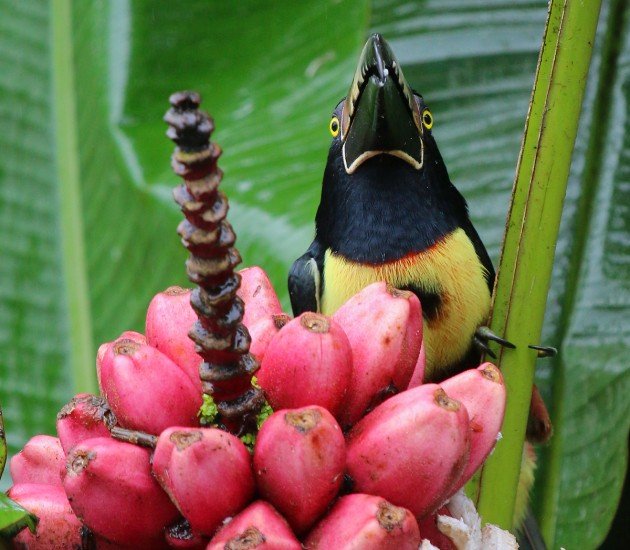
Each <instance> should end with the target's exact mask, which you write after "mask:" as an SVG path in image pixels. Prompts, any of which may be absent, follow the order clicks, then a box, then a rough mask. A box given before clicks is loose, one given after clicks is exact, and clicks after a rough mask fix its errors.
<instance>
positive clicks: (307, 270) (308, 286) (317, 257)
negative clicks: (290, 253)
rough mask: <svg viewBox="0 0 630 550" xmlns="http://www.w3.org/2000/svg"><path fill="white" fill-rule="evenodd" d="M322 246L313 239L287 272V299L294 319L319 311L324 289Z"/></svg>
mask: <svg viewBox="0 0 630 550" xmlns="http://www.w3.org/2000/svg"><path fill="white" fill-rule="evenodd" d="M325 252H326V251H325V249H324V246H323V245H322V244H321V243H320V242H319V241H318V240H317V239H315V240H314V241H313V242H312V243H311V246H309V247H308V250H307V251H306V253H305V254H303V255H302V256H300V257H299V258H298V259H297V260H295V262H293V265H292V266H291V271H289V297H290V298H291V308H292V309H293V315H295V316H296V317H297V316H298V315H300V314H301V313H304V312H305V311H320V299H321V296H322V292H323V289H324V288H323V287H324V277H323V272H324V254H325Z"/></svg>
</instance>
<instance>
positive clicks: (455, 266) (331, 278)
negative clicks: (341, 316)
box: [321, 229, 490, 374]
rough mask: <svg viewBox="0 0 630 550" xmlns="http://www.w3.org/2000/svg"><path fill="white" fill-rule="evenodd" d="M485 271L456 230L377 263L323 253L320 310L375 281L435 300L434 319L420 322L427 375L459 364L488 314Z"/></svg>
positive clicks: (335, 305)
mask: <svg viewBox="0 0 630 550" xmlns="http://www.w3.org/2000/svg"><path fill="white" fill-rule="evenodd" d="M486 274H487V273H486V270H485V268H484V267H483V265H482V264H481V262H480V261H479V258H478V256H477V254H476V252H475V249H474V247H473V244H472V242H471V241H470V239H469V238H468V236H467V235H466V233H465V232H464V231H463V230H462V229H456V230H455V231H453V232H452V233H450V234H448V235H446V236H445V237H444V238H443V239H441V240H440V241H439V242H437V243H436V244H435V245H434V246H432V247H431V248H429V249H427V250H425V251H423V252H419V253H416V254H410V255H408V256H405V257H404V258H402V259H400V260H396V261H394V262H388V263H384V264H380V265H368V264H361V263H357V262H352V261H349V260H347V259H346V258H344V257H342V256H339V255H337V254H334V253H332V252H331V251H330V250H328V251H326V258H325V261H324V281H325V283H324V292H323V296H322V300H321V309H322V312H323V313H324V314H326V315H332V314H333V313H334V312H335V311H336V310H337V309H338V308H339V307H340V306H341V305H342V304H343V303H344V302H345V301H346V300H348V299H349V298H350V297H351V296H353V295H354V294H356V293H357V292H359V291H360V290H361V289H362V288H364V287H366V286H368V285H370V284H371V283H374V282H377V281H387V282H389V283H391V284H392V285H394V286H395V287H398V288H401V287H405V286H407V285H414V286H415V287H417V288H420V289H422V290H423V291H424V292H426V293H432V294H437V295H438V296H439V297H440V307H439V310H438V313H437V315H436V316H435V317H434V318H432V319H427V318H425V321H424V345H425V351H426V356H427V370H426V372H427V373H429V374H430V373H431V372H432V371H434V370H435V369H439V368H440V367H446V366H450V365H453V364H456V363H457V362H458V361H461V360H462V359H463V357H464V356H465V354H466V352H467V351H468V349H469V347H470V345H471V340H472V337H473V335H474V332H475V330H476V329H477V327H478V326H480V325H481V324H483V323H484V322H485V321H486V319H487V317H488V313H489V310H490V292H489V290H488V285H487V282H486V278H485V277H486Z"/></svg>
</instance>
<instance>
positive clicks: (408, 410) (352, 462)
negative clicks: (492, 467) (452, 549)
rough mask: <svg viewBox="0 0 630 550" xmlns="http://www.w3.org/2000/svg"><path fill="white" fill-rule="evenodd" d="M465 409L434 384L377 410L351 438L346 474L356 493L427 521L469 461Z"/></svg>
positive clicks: (356, 426)
mask: <svg viewBox="0 0 630 550" xmlns="http://www.w3.org/2000/svg"><path fill="white" fill-rule="evenodd" d="M469 449H470V428H469V419H468V413H467V412H466V408H465V407H464V406H463V405H462V404H461V403H459V402H458V401H456V400H454V399H451V398H449V397H448V396H447V394H446V393H445V392H444V390H443V389H442V388H441V387H439V386H438V385H436V384H425V385H422V386H419V387H417V388H414V389H411V390H407V391H405V392H403V393H400V394H398V395H395V396H394V397H392V398H390V399H388V400H387V401H385V403H383V404H381V405H379V406H378V407H377V408H376V409H374V410H373V411H372V412H371V413H369V414H368V415H367V416H366V417H365V418H363V419H362V420H361V421H360V422H359V423H357V424H356V425H355V427H354V428H353V429H352V431H351V432H350V434H349V436H348V454H347V472H348V474H349V475H350V476H351V477H352V479H353V480H354V483H355V485H354V489H355V490H356V491H357V492H361V493H368V494H372V495H379V496H381V497H383V498H386V499H387V500H388V501H390V502H391V503H393V504H395V505H396V506H404V507H405V508H408V509H409V510H411V511H412V512H413V514H414V516H415V517H417V518H423V517H424V516H426V515H428V514H430V513H432V512H434V511H435V510H436V509H437V508H438V507H439V506H440V505H441V504H442V502H444V501H445V500H446V498H447V497H448V496H450V491H451V489H452V488H453V486H454V485H455V484H456V483H457V482H458V481H459V479H460V477H461V475H462V472H463V471H464V468H465V466H466V463H467V462H468V453H469Z"/></svg>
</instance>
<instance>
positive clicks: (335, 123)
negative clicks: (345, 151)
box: [328, 116, 339, 137]
mask: <svg viewBox="0 0 630 550" xmlns="http://www.w3.org/2000/svg"><path fill="white" fill-rule="evenodd" d="M328 129H329V130H330V134H331V135H332V137H337V136H338V135H339V119H338V118H337V117H336V116H334V117H332V118H331V119H330V124H329V125H328Z"/></svg>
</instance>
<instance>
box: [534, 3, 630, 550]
mask: <svg viewBox="0 0 630 550" xmlns="http://www.w3.org/2000/svg"><path fill="white" fill-rule="evenodd" d="M625 9H626V2H625V1H624V0H613V1H612V2H610V3H609V5H608V16H607V25H606V29H607V30H606V39H605V41H604V42H603V48H602V49H603V53H602V56H601V60H600V66H599V73H598V81H599V84H598V88H597V93H596V94H595V98H596V99H595V103H594V106H593V113H592V114H591V119H592V124H591V126H590V136H589V140H588V147H587V150H588V151H589V152H590V154H589V156H588V159H587V161H586V165H585V166H584V171H583V176H582V177H581V181H582V182H584V185H583V192H582V194H581V196H580V199H579V202H578V207H577V213H576V216H575V217H576V219H578V220H582V221H581V222H580V225H581V228H580V230H579V231H576V232H575V234H574V236H573V241H574V243H573V245H572V253H571V263H570V267H569V269H568V270H567V281H566V283H565V284H566V288H567V291H566V297H565V298H564V300H563V301H564V304H565V305H564V307H563V313H562V318H561V321H560V327H561V331H560V332H559V334H558V341H559V342H562V341H564V339H565V337H566V336H567V334H566V331H567V330H568V327H569V321H570V319H571V317H572V315H573V313H574V309H575V301H576V293H577V288H578V277H579V273H580V269H579V266H580V265H582V263H583V262H584V261H585V255H586V254H588V249H587V244H586V238H587V235H588V234H589V233H590V221H591V220H592V219H593V217H594V216H593V210H594V209H596V208H598V207H599V205H598V203H597V201H596V200H594V199H595V196H596V192H597V190H598V187H597V186H596V185H594V183H593V182H597V181H599V172H600V170H601V168H602V166H601V164H602V159H603V158H604V147H605V145H604V143H605V136H607V135H609V132H608V130H609V128H608V124H609V120H610V110H611V105H612V104H613V97H612V95H613V90H614V87H613V86H611V82H613V79H614V73H615V68H616V66H617V62H618V56H619V41H620V37H621V36H623V31H624V11H625ZM567 368H568V365H566V364H564V361H563V359H562V356H560V360H559V361H558V362H556V365H555V366H554V382H553V395H552V405H553V407H552V410H550V412H551V418H552V420H553V421H554V427H555V430H554V437H553V439H552V440H551V445H549V446H548V447H546V448H545V449H543V457H544V461H543V467H542V468H541V469H540V470H539V471H538V473H537V477H539V478H540V482H539V487H540V492H541V495H540V498H539V506H540V510H539V513H538V514H537V516H538V518H539V521H540V529H541V532H542V535H543V537H544V539H545V541H547V543H548V545H549V546H550V547H553V543H554V541H555V537H556V527H557V519H558V512H557V511H558V505H559V494H560V485H561V481H562V458H563V454H564V448H563V444H564V434H563V433H562V427H563V426H564V420H563V418H564V411H565V403H566V402H565V395H564V394H565V374H566V370H567ZM537 482H538V480H537Z"/></svg>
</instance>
